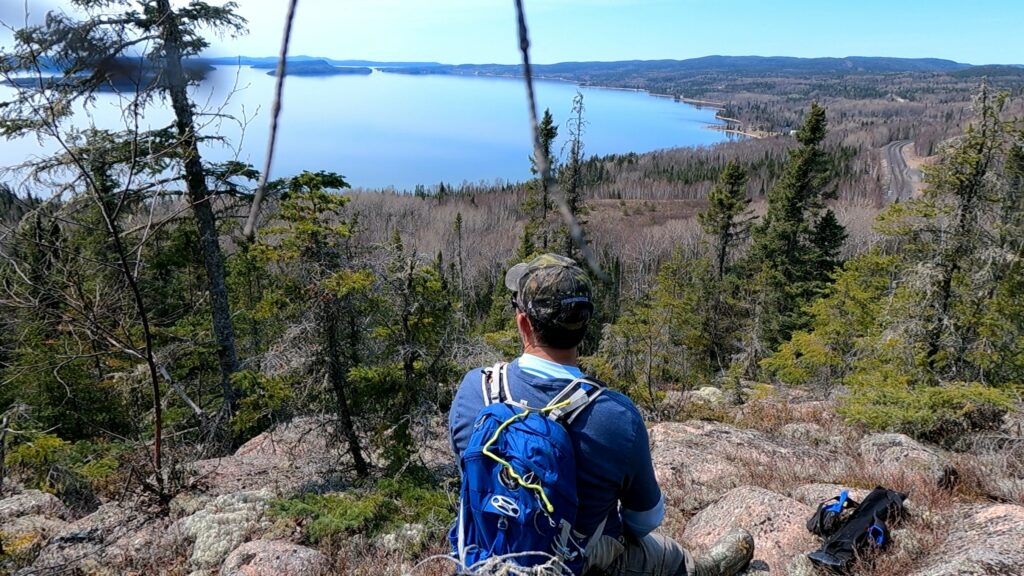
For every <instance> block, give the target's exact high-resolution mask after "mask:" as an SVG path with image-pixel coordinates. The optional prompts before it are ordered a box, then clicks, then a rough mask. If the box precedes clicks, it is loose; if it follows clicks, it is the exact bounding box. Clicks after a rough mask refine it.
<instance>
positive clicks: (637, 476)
mask: <svg viewBox="0 0 1024 576" xmlns="http://www.w3.org/2000/svg"><path fill="white" fill-rule="evenodd" d="M580 376H582V373H581V372H580V371H579V369H578V368H576V367H574V366H564V365H561V364H556V363H553V362H550V361H547V360H544V359H541V358H538V357H536V356H532V355H529V354H524V355H523V356H522V357H521V358H519V359H517V360H515V361H513V362H512V363H510V364H509V366H508V381H509V391H510V393H511V395H512V397H513V398H514V399H515V400H517V401H525V402H526V403H527V404H528V405H529V406H534V407H542V406H545V405H547V403H548V402H550V401H551V399H552V398H554V397H555V396H556V395H557V394H558V393H559V392H561V391H562V389H563V388H564V387H565V386H566V385H568V384H569V382H571V381H572V380H573V379H574V378H578V377H580ZM482 377H483V369H482V368H477V369H474V370H470V371H469V372H468V373H467V374H466V376H465V377H464V378H463V380H462V384H461V385H460V386H459V390H458V392H457V393H456V394H455V399H454V400H453V402H452V408H451V412H450V413H449V416H448V423H449V433H450V436H451V443H452V449H453V450H454V452H455V454H456V456H458V457H461V455H462V452H463V451H464V450H465V449H466V447H467V446H468V444H469V439H470V436H472V434H473V423H474V421H475V419H476V416H477V414H478V413H479V412H480V410H481V409H482V408H483V407H484V398H483V390H482V388H481V378H482ZM569 434H570V437H571V438H572V442H573V448H574V450H575V453H576V494H577V496H578V497H579V508H578V510H577V514H576V524H575V526H574V528H575V530H576V531H577V532H580V533H581V534H584V535H587V536H591V535H593V534H594V532H595V531H596V530H597V528H598V526H599V525H600V524H601V522H602V521H603V520H605V519H607V522H606V524H605V526H604V528H603V532H602V533H603V534H606V535H609V536H613V537H618V536H620V535H621V534H622V533H623V524H625V527H626V529H627V530H628V531H629V533H630V534H632V535H633V536H636V537H642V536H645V535H646V534H647V533H649V532H650V531H652V530H654V529H655V528H657V527H658V526H659V525H660V524H661V521H662V519H663V517H664V512H665V508H664V500H663V499H662V495H661V489H660V488H658V482H657V480H656V479H655V477H654V467H653V465H652V463H651V451H650V445H649V440H648V436H647V428H646V427H645V426H644V422H643V418H642V417H641V415H640V412H639V411H638V410H637V409H636V406H635V405H634V404H633V402H632V401H630V399H629V398H627V397H626V396H624V395H622V394H620V393H618V392H615V391H613V390H606V391H604V392H603V393H602V394H601V395H600V396H598V397H597V399H596V400H594V401H593V402H592V403H591V404H590V405H589V406H587V407H586V408H584V409H583V411H582V412H581V413H580V414H579V415H578V416H577V417H576V418H575V420H573V422H572V424H570V425H569Z"/></svg>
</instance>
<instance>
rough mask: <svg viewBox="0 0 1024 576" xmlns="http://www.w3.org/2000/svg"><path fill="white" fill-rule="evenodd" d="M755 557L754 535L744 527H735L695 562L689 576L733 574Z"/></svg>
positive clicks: (724, 575)
mask: <svg viewBox="0 0 1024 576" xmlns="http://www.w3.org/2000/svg"><path fill="white" fill-rule="evenodd" d="M753 557H754V537H753V536H751V535H750V532H747V531H746V530H744V529H743V528H733V529H732V530H730V531H729V533H728V534H726V535H725V536H723V537H722V538H721V539H719V540H718V542H715V545H714V546H712V547H711V550H708V551H707V553H706V554H704V555H703V556H701V557H699V558H697V559H695V560H694V562H693V572H692V573H691V574H690V575H689V576H733V575H734V574H736V573H738V572H739V571H740V570H743V569H744V568H746V567H747V565H748V564H750V559H751V558H753Z"/></svg>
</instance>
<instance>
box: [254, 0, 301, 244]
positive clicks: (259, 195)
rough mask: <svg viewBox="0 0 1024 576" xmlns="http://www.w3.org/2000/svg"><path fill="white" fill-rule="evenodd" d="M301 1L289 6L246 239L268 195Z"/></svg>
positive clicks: (296, 0)
mask: <svg viewBox="0 0 1024 576" xmlns="http://www.w3.org/2000/svg"><path fill="white" fill-rule="evenodd" d="M298 5H299V0H291V2H290V3H289V4H288V17H287V18H286V19H285V24H284V39H283V40H282V41H281V55H280V56H279V57H278V59H277V86H276V87H275V89H274V104H273V106H272V107H271V109H270V138H269V139H268V141H267V156H266V159H265V160H264V162H263V172H262V173H261V174H260V183H259V186H257V187H256V197H255V198H253V200H252V207H251V208H250V209H249V218H248V219H247V220H246V221H245V229H244V230H243V233H244V234H245V237H246V238H248V239H249V240H252V239H254V238H255V237H256V218H257V217H259V213H260V204H262V203H263V197H264V196H265V195H266V190H267V179H268V177H269V176H270V165H271V163H273V161H274V147H275V146H276V145H277V121H278V117H279V116H280V115H281V101H282V99H283V97H284V78H285V69H286V67H287V64H288V45H289V44H291V41H292V23H293V22H294V21H295V8H296V7H297V6H298Z"/></svg>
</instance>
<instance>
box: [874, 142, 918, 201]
mask: <svg viewBox="0 0 1024 576" xmlns="http://www.w3.org/2000/svg"><path fill="white" fill-rule="evenodd" d="M911 144H913V141H911V140H897V141H895V142H890V143H888V144H886V145H885V146H883V147H882V153H883V154H884V156H885V163H886V165H888V166H889V190H888V191H887V192H886V194H885V201H886V202H894V201H896V200H901V201H902V200H907V199H909V198H910V197H911V196H913V194H914V184H913V177H912V176H911V174H910V167H909V166H907V160H906V158H904V157H903V149H904V148H905V147H907V146H909V145H911Z"/></svg>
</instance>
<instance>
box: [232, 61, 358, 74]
mask: <svg viewBox="0 0 1024 576" xmlns="http://www.w3.org/2000/svg"><path fill="white" fill-rule="evenodd" d="M252 67H253V68H257V69H263V68H268V69H270V72H267V75H269V76H277V62H273V63H266V64H265V63H258V64H253V65H252ZM284 73H285V75H287V76H344V75H366V74H373V69H372V68H366V67H364V66H334V65H333V64H329V63H328V62H327V61H326V60H300V61H297V62H289V63H288V64H287V66H285V72H284Z"/></svg>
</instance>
